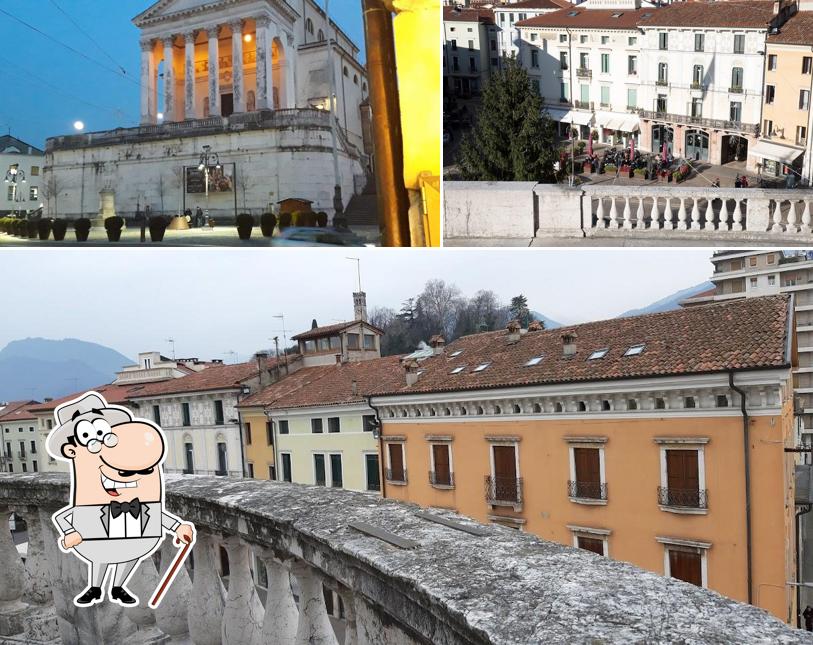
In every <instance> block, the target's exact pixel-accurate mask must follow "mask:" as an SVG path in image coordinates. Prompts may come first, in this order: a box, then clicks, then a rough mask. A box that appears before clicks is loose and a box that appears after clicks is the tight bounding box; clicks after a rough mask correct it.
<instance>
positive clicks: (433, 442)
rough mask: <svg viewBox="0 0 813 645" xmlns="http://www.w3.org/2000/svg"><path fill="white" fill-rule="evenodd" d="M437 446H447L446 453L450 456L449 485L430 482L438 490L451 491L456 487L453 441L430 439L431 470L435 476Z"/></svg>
mask: <svg viewBox="0 0 813 645" xmlns="http://www.w3.org/2000/svg"><path fill="white" fill-rule="evenodd" d="M435 446H445V447H446V451H447V453H448V455H449V483H448V484H437V483H434V482H432V481H430V486H431V487H432V488H438V489H440V490H451V489H453V488H454V487H455V486H454V457H453V455H452V442H451V440H449V439H447V440H443V439H437V438H435V439H430V440H429V470H430V472H431V473H432V474H433V475H435V474H436V471H435Z"/></svg>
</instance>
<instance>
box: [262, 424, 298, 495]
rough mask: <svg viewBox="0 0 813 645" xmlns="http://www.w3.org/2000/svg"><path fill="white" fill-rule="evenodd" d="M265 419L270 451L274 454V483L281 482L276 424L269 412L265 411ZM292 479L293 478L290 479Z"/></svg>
mask: <svg viewBox="0 0 813 645" xmlns="http://www.w3.org/2000/svg"><path fill="white" fill-rule="evenodd" d="M265 418H266V419H268V421H269V422H270V423H271V442H272V444H273V445H272V446H271V450H272V452H273V453H274V481H278V482H279V481H282V479H281V478H280V466H281V464H280V463H279V452H277V422H276V421H275V420H274V418H273V417H272V416H271V412H270V411H269V410H266V411H265ZM291 479H293V477H291Z"/></svg>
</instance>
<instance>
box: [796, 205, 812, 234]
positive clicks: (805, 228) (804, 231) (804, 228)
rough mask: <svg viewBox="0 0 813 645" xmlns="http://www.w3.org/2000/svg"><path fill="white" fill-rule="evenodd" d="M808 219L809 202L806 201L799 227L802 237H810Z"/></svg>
mask: <svg viewBox="0 0 813 645" xmlns="http://www.w3.org/2000/svg"><path fill="white" fill-rule="evenodd" d="M810 219H811V218H810V202H809V201H808V200H807V199H806V200H805V207H804V210H802V225H801V226H800V227H799V233H801V234H802V235H810Z"/></svg>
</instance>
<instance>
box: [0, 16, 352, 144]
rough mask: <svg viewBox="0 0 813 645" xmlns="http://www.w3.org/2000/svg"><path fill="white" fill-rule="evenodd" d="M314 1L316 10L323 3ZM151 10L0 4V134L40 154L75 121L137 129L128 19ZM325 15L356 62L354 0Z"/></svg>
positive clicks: (136, 78) (133, 32) (135, 58)
mask: <svg viewBox="0 0 813 645" xmlns="http://www.w3.org/2000/svg"><path fill="white" fill-rule="evenodd" d="M317 2H318V3H319V4H320V5H322V6H324V0H317ZM152 4H153V3H152V2H150V1H148V0H116V1H115V2H113V1H112V0H106V1H102V2H100V1H99V0H27V1H26V2H17V3H8V2H3V3H2V5H0V42H2V43H3V51H2V52H0V83H2V87H3V93H2V101H0V133H2V134H6V133H7V132H8V131H9V129H10V130H11V134H12V135H14V136H16V137H17V138H19V139H22V140H23V141H25V142H26V143H29V144H31V145H34V146H37V147H40V148H43V147H44V146H45V140H46V138H48V137H50V136H56V135H60V134H71V133H73V123H74V122H75V121H77V120H81V121H83V122H84V123H85V126H86V131H88V132H91V131H98V130H107V129H110V128H114V127H122V126H135V125H138V121H139V117H140V115H139V100H140V93H139V92H140V90H139V84H140V80H141V79H140V74H141V70H140V66H141V62H140V57H141V52H140V49H139V45H138V35H139V32H138V29H136V27H135V26H133V24H132V22H131V20H132V19H133V17H134V16H136V15H138V14H139V13H141V12H142V11H144V10H145V9H147V8H148V7H150V6H151V5H152ZM330 12H331V15H332V17H333V19H334V20H335V21H336V23H337V24H338V25H339V27H341V28H342V29H343V30H344V31H345V32H347V33H348V35H349V36H350V37H351V38H352V39H353V40H354V41H355V42H356V44H357V45H358V46H359V48H360V49H361V53H360V56H361V58H362V60H364V27H363V21H362V15H361V0H333V2H332V3H331V5H330ZM11 16H14V17H15V18H18V19H20V20H23V21H25V22H26V23H28V24H29V25H31V26H33V27H35V28H36V29H38V30H40V31H41V32H42V33H37V32H36V31H34V30H32V29H30V28H28V27H26V26H24V25H23V24H21V23H20V22H18V21H17V20H15V19H14V18H12V17H11ZM72 21H73V22H72ZM74 22H75V23H77V24H78V25H79V26H80V27H81V30H80V29H77V27H76V26H75V25H74V24H73V23H74ZM83 32H84V33H83ZM43 34H45V35H43ZM55 41H59V43H62V44H64V45H67V46H68V47H70V48H72V49H73V50H76V51H71V49H68V48H66V47H63V46H62V45H60V44H59V43H58V42H55ZM77 51H78V52H80V53H81V54H84V56H83V55H81V54H80V53H76V52H77ZM122 68H123V70H125V72H126V74H125V73H124V72H121V70H122ZM116 71H119V72H121V73H122V74H124V75H120V74H117V73H116Z"/></svg>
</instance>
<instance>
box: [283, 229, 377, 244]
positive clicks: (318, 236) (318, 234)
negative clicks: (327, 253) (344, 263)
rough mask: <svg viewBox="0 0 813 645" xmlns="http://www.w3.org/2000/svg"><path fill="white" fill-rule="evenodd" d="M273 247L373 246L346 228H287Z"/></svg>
mask: <svg viewBox="0 0 813 645" xmlns="http://www.w3.org/2000/svg"><path fill="white" fill-rule="evenodd" d="M271 246H372V245H368V244H367V243H366V242H365V241H364V238H362V237H359V236H358V235H356V234H355V233H353V232H352V231H351V230H349V229H346V228H335V227H329V228H318V227H315V228H311V227H304V226H297V227H293V228H286V229H285V230H284V231H282V233H281V234H280V235H279V236H278V237H275V238H272V239H271Z"/></svg>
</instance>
